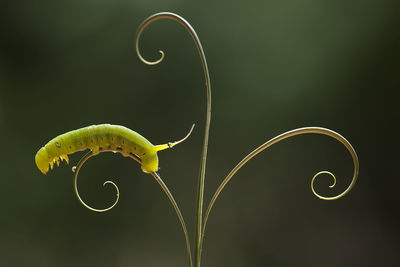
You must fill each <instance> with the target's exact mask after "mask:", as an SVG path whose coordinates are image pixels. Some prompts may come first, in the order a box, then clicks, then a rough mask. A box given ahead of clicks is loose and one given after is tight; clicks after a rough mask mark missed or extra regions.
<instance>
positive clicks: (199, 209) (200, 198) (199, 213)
mask: <svg viewBox="0 0 400 267" xmlns="http://www.w3.org/2000/svg"><path fill="white" fill-rule="evenodd" d="M159 19H171V20H174V21H177V22H178V23H179V24H181V25H183V26H184V27H185V29H186V30H187V31H188V32H189V34H190V36H191V37H192V39H193V41H194V43H195V45H196V48H197V51H198V52H199V55H200V60H201V64H202V66H203V71H204V79H205V83H206V91H207V107H206V122H205V129H204V140H203V148H202V154H201V159H200V169H199V177H198V185H197V205H196V236H195V243H194V245H195V255H194V264H195V267H200V262H201V247H202V245H201V243H202V235H203V234H202V228H203V227H202V223H203V203H204V181H205V173H206V161H207V148H208V136H209V132H210V122H211V83H210V75H209V72H208V67H207V61H206V56H205V54H204V50H203V47H202V45H201V42H200V39H199V37H198V36H197V33H196V31H195V30H194V29H193V27H192V26H191V25H190V24H189V23H188V22H187V21H186V20H185V19H184V18H182V17H181V16H179V15H176V14H174V13H170V12H161V13H157V14H154V15H152V16H150V17H148V18H147V19H146V20H145V21H143V22H142V24H141V25H140V26H139V28H138V30H137V33H136V41H135V44H136V53H137V55H138V57H139V59H140V60H141V61H142V62H143V63H145V64H147V65H155V64H158V63H160V62H161V61H162V60H163V59H164V52H163V51H161V50H160V51H159V52H160V54H161V57H160V58H159V59H158V60H156V61H148V60H146V59H144V58H143V57H142V55H141V53H140V49H139V39H140V36H141V34H142V32H143V30H144V29H145V28H146V27H147V26H148V25H149V24H150V23H152V22H154V21H156V20H159Z"/></svg>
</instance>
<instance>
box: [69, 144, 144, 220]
mask: <svg viewBox="0 0 400 267" xmlns="http://www.w3.org/2000/svg"><path fill="white" fill-rule="evenodd" d="M101 152H115V151H113V150H107V149H105V150H102V151H101ZM96 155H97V154H94V153H93V152H92V151H90V152H88V153H87V154H86V155H85V156H83V157H82V158H81V160H80V161H79V162H78V164H77V165H76V166H74V167H72V172H73V173H74V191H75V195H76V197H77V198H78V200H79V202H81V204H82V205H83V206H85V207H86V208H87V209H89V210H91V211H95V212H105V211H109V210H111V209H112V208H114V207H115V205H117V203H118V201H119V188H118V186H117V185H116V184H115V183H114V182H112V181H105V182H104V183H103V186H105V185H106V184H111V185H112V186H114V188H115V190H116V192H117V198H116V199H115V201H114V203H113V204H112V205H111V206H109V207H108V208H105V209H95V208H93V207H91V206H89V205H88V204H86V203H85V201H83V199H82V198H81V196H80V195H79V191H78V175H79V171H80V169H81V168H82V167H83V165H84V164H85V162H86V161H87V160H88V159H90V158H91V157H94V156H96ZM129 157H130V158H132V159H134V160H135V161H137V162H139V163H140V162H141V161H140V158H138V157H137V156H135V155H129Z"/></svg>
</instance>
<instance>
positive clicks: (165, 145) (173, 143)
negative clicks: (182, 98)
mask: <svg viewBox="0 0 400 267" xmlns="http://www.w3.org/2000/svg"><path fill="white" fill-rule="evenodd" d="M194 125H195V124H194V123H193V125H192V128H190V130H189V133H188V134H187V135H186V136H185V137H184V138H182V139H181V140H178V141H175V142H169V143H168V144H163V145H157V146H154V149H155V151H157V152H158V151H161V150H164V149H168V148H172V147H174V146H176V145H177V144H180V143H182V142H183V141H185V140H186V139H188V138H189V136H190V135H191V133H192V131H193V128H194Z"/></svg>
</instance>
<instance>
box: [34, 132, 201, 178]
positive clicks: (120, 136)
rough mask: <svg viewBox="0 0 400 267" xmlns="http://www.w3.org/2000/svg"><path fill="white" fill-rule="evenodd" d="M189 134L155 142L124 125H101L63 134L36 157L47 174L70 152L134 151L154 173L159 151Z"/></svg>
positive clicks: (39, 167)
mask: <svg viewBox="0 0 400 267" xmlns="http://www.w3.org/2000/svg"><path fill="white" fill-rule="evenodd" d="M193 127H194V125H193V126H192V128H191V129H190V131H189V133H188V134H187V135H186V136H185V137H184V138H183V139H181V140H179V141H176V142H172V143H171V142H170V143H168V144H164V145H156V146H155V145H153V144H152V143H150V142H149V141H148V140H147V139H146V138H144V137H143V136H141V135H140V134H138V133H137V132H134V131H132V130H131V129H129V128H126V127H124V126H120V125H111V124H100V125H92V126H88V127H84V128H81V129H78V130H74V131H70V132H67V133H65V134H62V135H59V136H57V137H56V138H54V139H52V140H51V141H50V142H48V143H47V144H46V145H45V146H44V147H42V148H41V149H39V151H38V152H37V153H36V156H35V162H36V166H37V167H38V169H39V170H40V171H41V172H42V173H44V174H46V173H47V172H48V171H49V167H50V168H51V169H53V165H54V163H57V166H59V164H60V161H62V160H65V161H66V162H67V163H69V159H68V154H72V153H75V152H78V151H82V150H86V149H90V150H91V151H92V152H93V153H94V154H98V153H100V152H101V151H102V150H107V151H114V152H119V153H121V154H122V155H124V156H128V155H129V154H134V155H136V156H138V157H139V158H140V160H141V165H142V170H143V172H145V173H152V172H156V171H157V170H158V156H157V152H158V151H160V150H164V149H168V148H172V147H173V146H175V145H177V144H179V143H181V142H183V141H184V140H186V138H188V137H189V135H190V134H191V132H192V130H193Z"/></svg>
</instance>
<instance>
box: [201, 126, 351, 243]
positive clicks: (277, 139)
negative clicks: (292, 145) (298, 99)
mask: <svg viewBox="0 0 400 267" xmlns="http://www.w3.org/2000/svg"><path fill="white" fill-rule="evenodd" d="M308 133H315V134H323V135H327V136H330V137H333V138H334V139H336V140H338V141H340V142H341V143H342V144H343V145H344V146H345V147H346V148H347V150H348V151H349V153H350V155H351V157H352V159H353V165H354V173H353V178H352V180H351V183H350V185H349V186H348V187H347V188H346V190H344V192H342V193H341V194H339V195H337V196H333V197H324V196H321V195H319V194H318V193H316V192H315V190H314V181H315V179H316V178H317V177H318V176H319V175H320V174H324V173H325V174H329V175H331V176H332V177H333V179H334V183H333V184H332V185H331V186H330V187H333V186H335V184H336V178H335V176H334V175H333V174H332V173H331V172H328V171H321V172H319V173H317V174H316V175H314V177H313V178H312V180H311V190H312V192H313V193H314V195H315V196H317V197H318V198H320V199H323V200H334V199H338V198H341V197H343V196H344V195H346V194H347V193H348V192H349V191H350V190H351V189H352V188H353V186H354V185H355V183H356V181H357V177H358V170H359V162H358V157H357V153H356V151H355V150H354V148H353V147H352V145H351V144H350V143H349V141H347V140H346V138H344V137H343V136H342V135H340V134H338V133H337V132H334V131H332V130H329V129H326V128H320V127H304V128H298V129H294V130H291V131H288V132H285V133H283V134H280V135H278V136H276V137H274V138H272V139H270V140H269V141H267V142H265V143H264V144H262V145H261V146H259V147H258V148H256V149H255V150H253V151H252V152H251V153H250V154H248V155H247V156H246V157H245V158H243V159H242V160H241V161H240V162H239V163H238V164H237V165H236V166H235V167H234V168H233V169H232V171H231V172H230V173H229V174H228V176H226V178H225V179H224V180H223V181H222V183H221V185H220V186H219V187H218V189H217V191H216V192H215V194H214V196H213V197H212V199H211V201H210V204H209V205H208V208H207V211H206V212H205V216H204V223H203V228H202V238H201V241H202V243H203V239H204V231H205V228H206V224H207V220H208V217H209V215H210V212H211V209H212V207H213V206H214V203H215V201H216V200H217V198H218V196H219V195H220V193H221V191H222V190H223V189H224V187H225V186H226V184H227V183H228V182H229V181H230V180H231V178H232V177H233V176H234V175H235V174H236V172H237V171H239V169H240V168H241V167H243V166H244V165H245V164H246V163H247V162H248V161H249V160H251V159H252V158H253V157H255V156H257V155H258V154H259V153H260V152H262V151H263V150H265V149H267V148H268V147H270V146H272V145H273V144H276V143H278V142H280V141H282V140H284V139H287V138H289V137H292V136H296V135H301V134H308ZM202 243H201V245H202Z"/></svg>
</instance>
